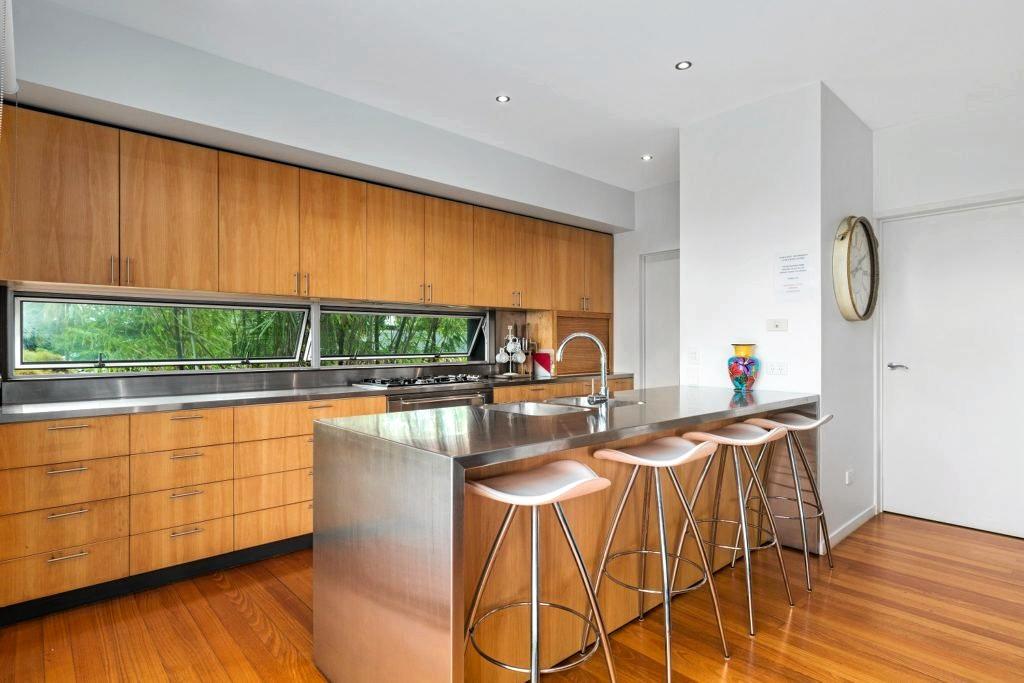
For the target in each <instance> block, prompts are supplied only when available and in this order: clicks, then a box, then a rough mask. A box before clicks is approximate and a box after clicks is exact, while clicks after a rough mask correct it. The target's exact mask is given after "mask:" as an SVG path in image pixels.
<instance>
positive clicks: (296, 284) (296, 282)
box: [295, 271, 300, 294]
mask: <svg viewBox="0 0 1024 683" xmlns="http://www.w3.org/2000/svg"><path fill="white" fill-rule="evenodd" d="M299 277H300V274H299V272H298V271H296V272H295V293H296V294H298V293H299Z"/></svg>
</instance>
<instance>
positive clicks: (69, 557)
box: [46, 550, 89, 564]
mask: <svg viewBox="0 0 1024 683" xmlns="http://www.w3.org/2000/svg"><path fill="white" fill-rule="evenodd" d="M88 554H89V551H88V550H83V551H81V552H77V553H75V554H73V555H63V556H61V557H51V558H50V559H48V560H47V561H46V564H52V563H54V562H63V561H64V560H77V559H78V558H79V557H85V556H86V555H88Z"/></svg>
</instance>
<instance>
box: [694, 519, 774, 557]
mask: <svg viewBox="0 0 1024 683" xmlns="http://www.w3.org/2000/svg"><path fill="white" fill-rule="evenodd" d="M715 522H718V524H726V525H730V526H732V527H733V528H737V529H738V528H739V525H740V523H739V522H737V521H736V520H734V519H698V520H697V524H699V525H702V524H708V525H710V524H713V523H715ZM747 528H748V529H752V530H754V531H755V532H761V533H763V534H764V535H765V536H767V537H768V538H767V540H766V541H764V542H763V543H761V544H760V545H752V546H750V550H751V551H754V550H764V549H765V548H771V547H773V546H774V545H775V537H774V536H772V534H771V529H770V528H768V527H763V526H760V525H758V524H753V523H751V522H750V521H748V522H747ZM702 537H703V538H704V545H706V546H708V547H709V548H710V547H711V546H715V547H716V548H722V549H723V550H743V546H742V545H730V544H728V543H715V542H713V541H712V540H711V539H710V538H709V537H708V536H707V535H704V534H702Z"/></svg>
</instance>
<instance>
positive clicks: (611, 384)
mask: <svg viewBox="0 0 1024 683" xmlns="http://www.w3.org/2000/svg"><path fill="white" fill-rule="evenodd" d="M632 389H633V380H632V379H630V378H625V379H610V380H608V390H609V391H611V392H612V394H614V393H615V392H616V391H630V390H632Z"/></svg>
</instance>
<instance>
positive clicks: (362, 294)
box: [299, 170, 393, 299]
mask: <svg viewBox="0 0 1024 683" xmlns="http://www.w3.org/2000/svg"><path fill="white" fill-rule="evenodd" d="M299 253H300V261H301V268H300V270H301V271H302V277H303V281H302V293H303V294H304V295H306V296H315V297H326V298H334V299H364V298H366V183H364V182H361V181H358V180H349V179H347V178H339V177H337V176H333V175H328V174H326V173H317V172H315V171H306V170H302V171H300V172H299ZM391 272H393V271H391Z"/></svg>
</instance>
